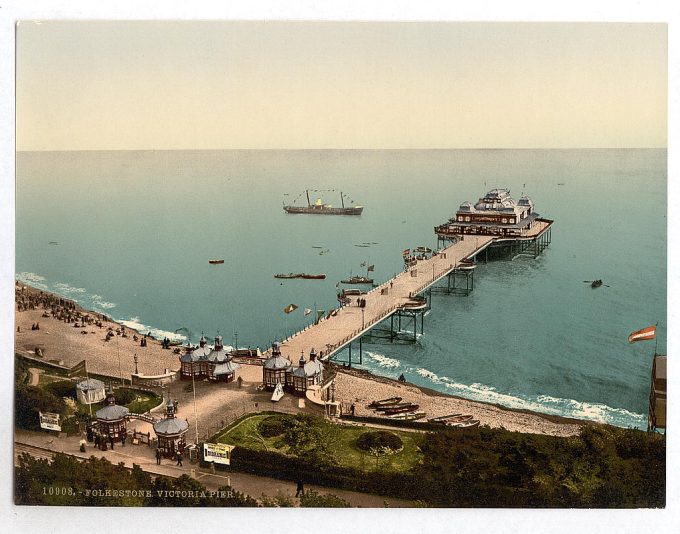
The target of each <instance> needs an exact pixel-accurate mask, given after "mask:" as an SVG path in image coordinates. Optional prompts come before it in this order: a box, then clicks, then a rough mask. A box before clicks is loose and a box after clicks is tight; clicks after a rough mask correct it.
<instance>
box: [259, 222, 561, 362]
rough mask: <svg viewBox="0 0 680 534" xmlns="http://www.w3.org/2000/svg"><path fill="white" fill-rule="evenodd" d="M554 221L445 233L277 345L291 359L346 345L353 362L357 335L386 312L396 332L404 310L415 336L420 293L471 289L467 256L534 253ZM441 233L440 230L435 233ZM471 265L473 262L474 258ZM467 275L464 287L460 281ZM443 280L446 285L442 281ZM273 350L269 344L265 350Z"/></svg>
mask: <svg viewBox="0 0 680 534" xmlns="http://www.w3.org/2000/svg"><path fill="white" fill-rule="evenodd" d="M552 223H553V221H551V220H549V219H542V218H539V219H537V220H536V221H535V223H534V224H533V225H532V227H531V228H529V229H525V230H523V231H522V233H521V234H520V235H516V236H512V237H509V236H500V235H464V236H457V237H452V238H451V239H448V240H447V242H448V243H449V244H448V246H445V247H444V248H443V249H441V250H439V251H437V253H436V254H434V255H433V256H432V257H431V258H428V259H424V260H419V261H418V262H417V263H416V265H414V266H413V267H411V268H409V269H408V270H405V271H403V272H401V273H399V274H398V275H396V276H395V277H393V278H391V279H389V280H387V281H386V282H384V283H382V284H380V285H379V286H377V287H375V288H373V289H372V290H371V291H369V292H368V293H367V294H365V295H361V296H359V297H353V298H352V299H351V300H350V301H349V303H348V304H346V305H343V306H341V307H340V308H339V309H337V310H334V312H333V313H334V314H331V315H330V316H329V317H326V318H323V319H321V320H320V321H319V322H318V323H314V324H312V325H309V326H307V327H306V328H304V329H303V330H301V331H300V332H297V333H296V334H294V335H292V336H291V337H289V338H288V339H285V340H283V341H282V342H281V351H282V352H283V353H284V354H285V355H286V356H288V357H289V358H290V359H291V360H292V361H294V362H295V361H297V359H298V358H299V356H300V355H301V354H302V353H303V352H304V354H305V356H307V355H308V354H309V351H310V350H311V349H312V348H314V349H316V351H317V353H318V354H319V357H320V358H321V359H322V360H328V359H331V358H333V357H334V356H335V355H337V354H338V353H339V352H341V351H343V350H344V349H345V348H348V349H349V362H347V363H349V365H351V364H352V343H353V342H358V344H359V359H358V360H356V361H355V363H361V354H362V347H361V338H362V336H364V335H365V334H366V333H367V332H368V331H369V330H371V329H372V328H374V327H375V326H376V325H377V324H378V323H381V322H382V321H384V320H386V319H387V318H390V320H391V323H392V324H391V325H390V331H391V332H394V327H393V322H394V320H395V318H396V319H397V320H398V321H399V324H401V320H402V318H403V317H404V316H410V317H412V318H413V337H414V338H415V336H416V330H417V329H416V327H417V319H418V316H419V317H420V322H421V333H422V330H423V326H422V325H423V315H424V313H425V312H426V311H427V310H428V309H429V302H426V301H424V300H423V298H422V297H421V296H420V295H421V294H422V293H424V292H425V291H427V290H429V289H430V288H433V286H436V285H437V284H439V283H440V282H442V287H441V288H437V289H441V290H442V291H444V292H447V291H448V292H449V293H459V294H460V293H462V294H469V293H470V292H471V291H472V289H473V288H474V269H471V268H470V265H471V262H475V263H476V262H477V261H478V260H480V259H482V253H483V257H484V259H485V260H486V259H487V258H488V251H489V249H492V248H497V249H502V250H505V251H506V252H507V253H508V254H512V255H518V254H530V255H532V256H533V257H536V256H538V255H539V254H540V253H541V252H542V251H543V249H544V248H545V247H547V246H548V244H549V243H550V239H551V235H550V233H551V226H552ZM438 237H439V238H441V236H439V235H438ZM472 265H474V264H472ZM461 279H464V280H465V287H464V288H463V286H462V284H461ZM444 281H446V285H443V282H444ZM357 298H361V299H364V300H365V302H366V303H365V306H363V307H360V306H358V302H357ZM264 356H265V357H269V356H271V349H269V350H268V351H267V352H266V353H265V354H264Z"/></svg>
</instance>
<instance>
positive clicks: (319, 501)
mask: <svg viewBox="0 0 680 534" xmlns="http://www.w3.org/2000/svg"><path fill="white" fill-rule="evenodd" d="M300 506H301V507H302V508H349V507H350V506H351V505H350V503H348V502H347V501H346V500H345V499H343V498H341V497H338V496H337V495H333V494H332V493H327V494H325V495H324V494H320V493H317V492H316V491H314V490H309V491H307V492H306V493H303V494H302V497H300Z"/></svg>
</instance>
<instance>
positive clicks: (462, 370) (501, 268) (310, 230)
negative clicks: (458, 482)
mask: <svg viewBox="0 0 680 534" xmlns="http://www.w3.org/2000/svg"><path fill="white" fill-rule="evenodd" d="M666 176H667V175H666V151H665V150H450V151H447V150H437V151H158V152H154V151H143V152H42V153H37V152H33V153H19V154H18V158H17V221H16V232H17V235H16V271H17V278H18V279H20V280H23V281H26V282H29V283H32V284H34V285H36V286H37V287H41V288H44V289H47V290H50V291H54V292H56V293H59V294H61V295H63V296H65V297H68V298H71V299H74V300H76V301H78V302H79V303H81V304H82V305H83V306H85V307H88V308H92V309H95V310H98V311H100V312H104V313H106V314H108V315H110V316H112V317H114V318H115V319H118V320H122V321H124V322H125V323H126V324H128V325H130V326H133V327H135V326H136V327H138V328H141V329H142V330H147V329H149V330H151V331H152V332H154V333H156V334H157V335H170V334H173V335H176V336H185V337H189V338H190V339H191V340H192V341H194V342H195V341H196V340H197V339H198V337H200V335H201V332H205V334H206V335H207V336H214V335H215V333H216V332H217V331H219V332H220V333H221V334H222V335H223V336H224V337H225V340H227V341H231V343H232V344H233V343H234V342H235V338H236V336H238V344H239V346H260V347H262V348H265V347H266V346H267V345H268V344H269V343H270V342H272V341H274V340H276V339H280V338H282V337H285V336H286V335H287V334H289V333H290V332H292V331H294V330H296V329H299V328H301V327H302V326H304V325H305V324H306V323H307V322H309V321H310V320H311V318H312V317H313V315H309V316H308V317H304V316H303V314H302V311H303V310H304V308H309V309H312V310H313V309H315V308H316V309H325V310H328V309H330V308H331V307H333V306H336V305H337V301H336V298H335V284H336V282H337V281H338V280H340V279H341V278H342V277H346V276H348V275H349V274H350V273H354V274H362V272H363V269H362V268H361V267H360V264H361V263H362V262H369V263H370V264H375V273H374V274H375V278H376V279H377V280H379V281H382V280H385V279H387V278H389V277H391V276H392V275H394V274H395V273H396V272H399V271H400V270H401V268H402V260H401V251H402V250H403V249H405V248H409V247H411V248H412V247H415V246H418V245H426V246H431V247H434V245H435V244H436V238H435V235H434V233H433V227H434V226H435V225H436V224H439V223H441V222H443V221H445V220H446V219H448V218H449V217H450V216H452V215H453V214H454V212H455V211H456V209H457V206H458V205H459V204H460V203H461V202H463V201H464V200H471V201H475V200H476V199H477V198H478V197H480V196H482V194H483V193H484V192H485V191H486V190H488V189H491V188H494V187H508V188H510V190H511V193H512V195H513V196H514V197H515V198H518V197H519V196H520V195H521V194H522V192H524V193H526V194H528V195H530V196H531V197H532V198H533V200H534V202H535V204H536V210H537V211H538V212H539V213H540V214H541V215H544V216H546V217H548V218H551V219H554V220H555V224H554V227H553V231H552V244H551V245H550V247H549V248H548V249H547V250H546V251H545V252H544V253H543V255H542V256H540V257H539V258H537V259H533V258H525V257H522V258H516V259H515V260H513V261H497V262H490V263H488V264H486V265H480V266H479V267H478V269H477V271H476V273H475V290H474V292H473V293H472V294H471V295H470V296H469V297H460V296H447V295H444V294H435V295H434V296H433V305H432V311H431V313H430V314H429V315H427V316H426V318H425V335H423V336H421V337H420V338H419V340H418V343H417V344H415V345H399V344H389V343H385V344H382V343H381V344H377V343H376V344H370V345H368V344H365V345H364V348H365V349H367V354H366V355H365V357H364V365H365V367H367V368H368V369H370V370H372V371H374V372H376V373H380V374H384V375H387V376H392V377H396V376H398V375H399V374H401V373H404V375H405V376H406V378H407V379H408V380H409V381H411V382H414V383H417V384H421V385H424V386H428V387H431V388H434V389H438V390H441V391H445V392H447V393H453V394H457V395H461V396H464V397H468V398H471V399H478V400H485V401H490V402H495V403H499V404H502V405H506V406H510V407H520V408H529V409H533V410H538V411H543V412H547V413H556V414H564V415H572V416H577V417H584V418H589V419H593V420H599V421H606V422H610V423H613V424H617V425H621V426H635V427H644V426H645V425H646V410H647V397H648V391H649V390H648V388H649V374H650V364H651V359H652V356H653V352H654V342H641V343H637V344H633V345H629V344H628V342H627V336H628V334H629V333H630V332H631V331H633V330H636V329H639V328H643V327H645V326H649V325H651V324H654V323H656V322H657V321H658V322H659V330H658V337H659V339H658V345H659V347H658V348H659V352H665V350H666V311H665V310H666V181H667V179H666ZM559 184H563V185H559ZM306 188H310V189H317V190H333V189H334V190H335V192H326V193H324V194H323V198H324V200H325V201H327V202H331V203H333V204H334V205H339V204H340V191H343V192H345V193H346V194H348V195H349V196H350V197H351V198H353V199H356V201H357V203H358V204H363V205H364V206H366V208H365V210H364V213H363V215H362V216H361V217H319V216H317V217H315V216H309V215H287V214H285V213H284V212H283V210H282V209H281V207H282V202H283V200H284V199H286V200H293V199H295V198H296V197H298V195H299V194H300V192H302V191H304V189H306ZM286 194H288V195H289V196H284V195H286ZM312 196H316V195H315V194H314V193H312ZM51 241H52V242H57V243H58V244H56V245H54V244H49V243H50V242H51ZM364 243H372V244H371V245H370V246H368V247H357V246H356V245H357V244H364ZM315 247H323V248H315ZM321 251H328V252H327V253H325V254H320V252H321ZM211 258H224V260H225V263H224V265H219V266H213V265H209V264H208V259H211ZM291 271H293V272H309V273H322V272H323V273H326V274H327V275H328V277H327V279H326V280H324V281H302V280H290V281H283V282H282V281H280V280H276V279H274V278H273V275H274V274H276V273H279V272H282V273H287V272H291ZM595 278H602V279H604V281H605V284H607V285H608V286H609V287H602V288H599V289H596V290H593V289H591V288H590V286H589V285H588V284H585V283H584V282H583V281H584V280H592V279H595ZM291 303H294V304H297V305H298V306H299V307H300V308H299V309H298V310H297V311H296V312H294V313H292V314H290V315H286V314H285V313H283V308H284V307H285V306H287V305H288V304H291ZM175 333H176V334H175ZM293 356H294V355H293Z"/></svg>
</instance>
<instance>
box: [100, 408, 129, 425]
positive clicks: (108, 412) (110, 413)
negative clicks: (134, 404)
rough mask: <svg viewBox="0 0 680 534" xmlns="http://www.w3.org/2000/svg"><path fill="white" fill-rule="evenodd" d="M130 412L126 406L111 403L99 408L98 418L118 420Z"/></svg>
mask: <svg viewBox="0 0 680 534" xmlns="http://www.w3.org/2000/svg"><path fill="white" fill-rule="evenodd" d="M129 413H130V410H128V409H127V408H126V407H125V406H118V405H117V404H109V405H108V406H104V407H103V408H102V409H101V410H97V414H96V415H97V419H101V420H103V421H118V420H119V419H123V418H125V417H126V416H127V415H128V414H129Z"/></svg>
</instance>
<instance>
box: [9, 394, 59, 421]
mask: <svg viewBox="0 0 680 534" xmlns="http://www.w3.org/2000/svg"><path fill="white" fill-rule="evenodd" d="M38 412H53V413H58V414H60V415H62V416H63V415H64V413H65V412H66V404H65V403H64V400H63V399H62V398H60V397H57V396H56V395H53V394H52V393H50V392H49V391H46V390H44V389H42V388H39V387H37V386H25V387H22V388H17V389H16V391H15V394H14V418H15V423H16V425H17V426H18V427H19V428H25V429H28V430H39V429H40V420H39V418H38Z"/></svg>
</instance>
